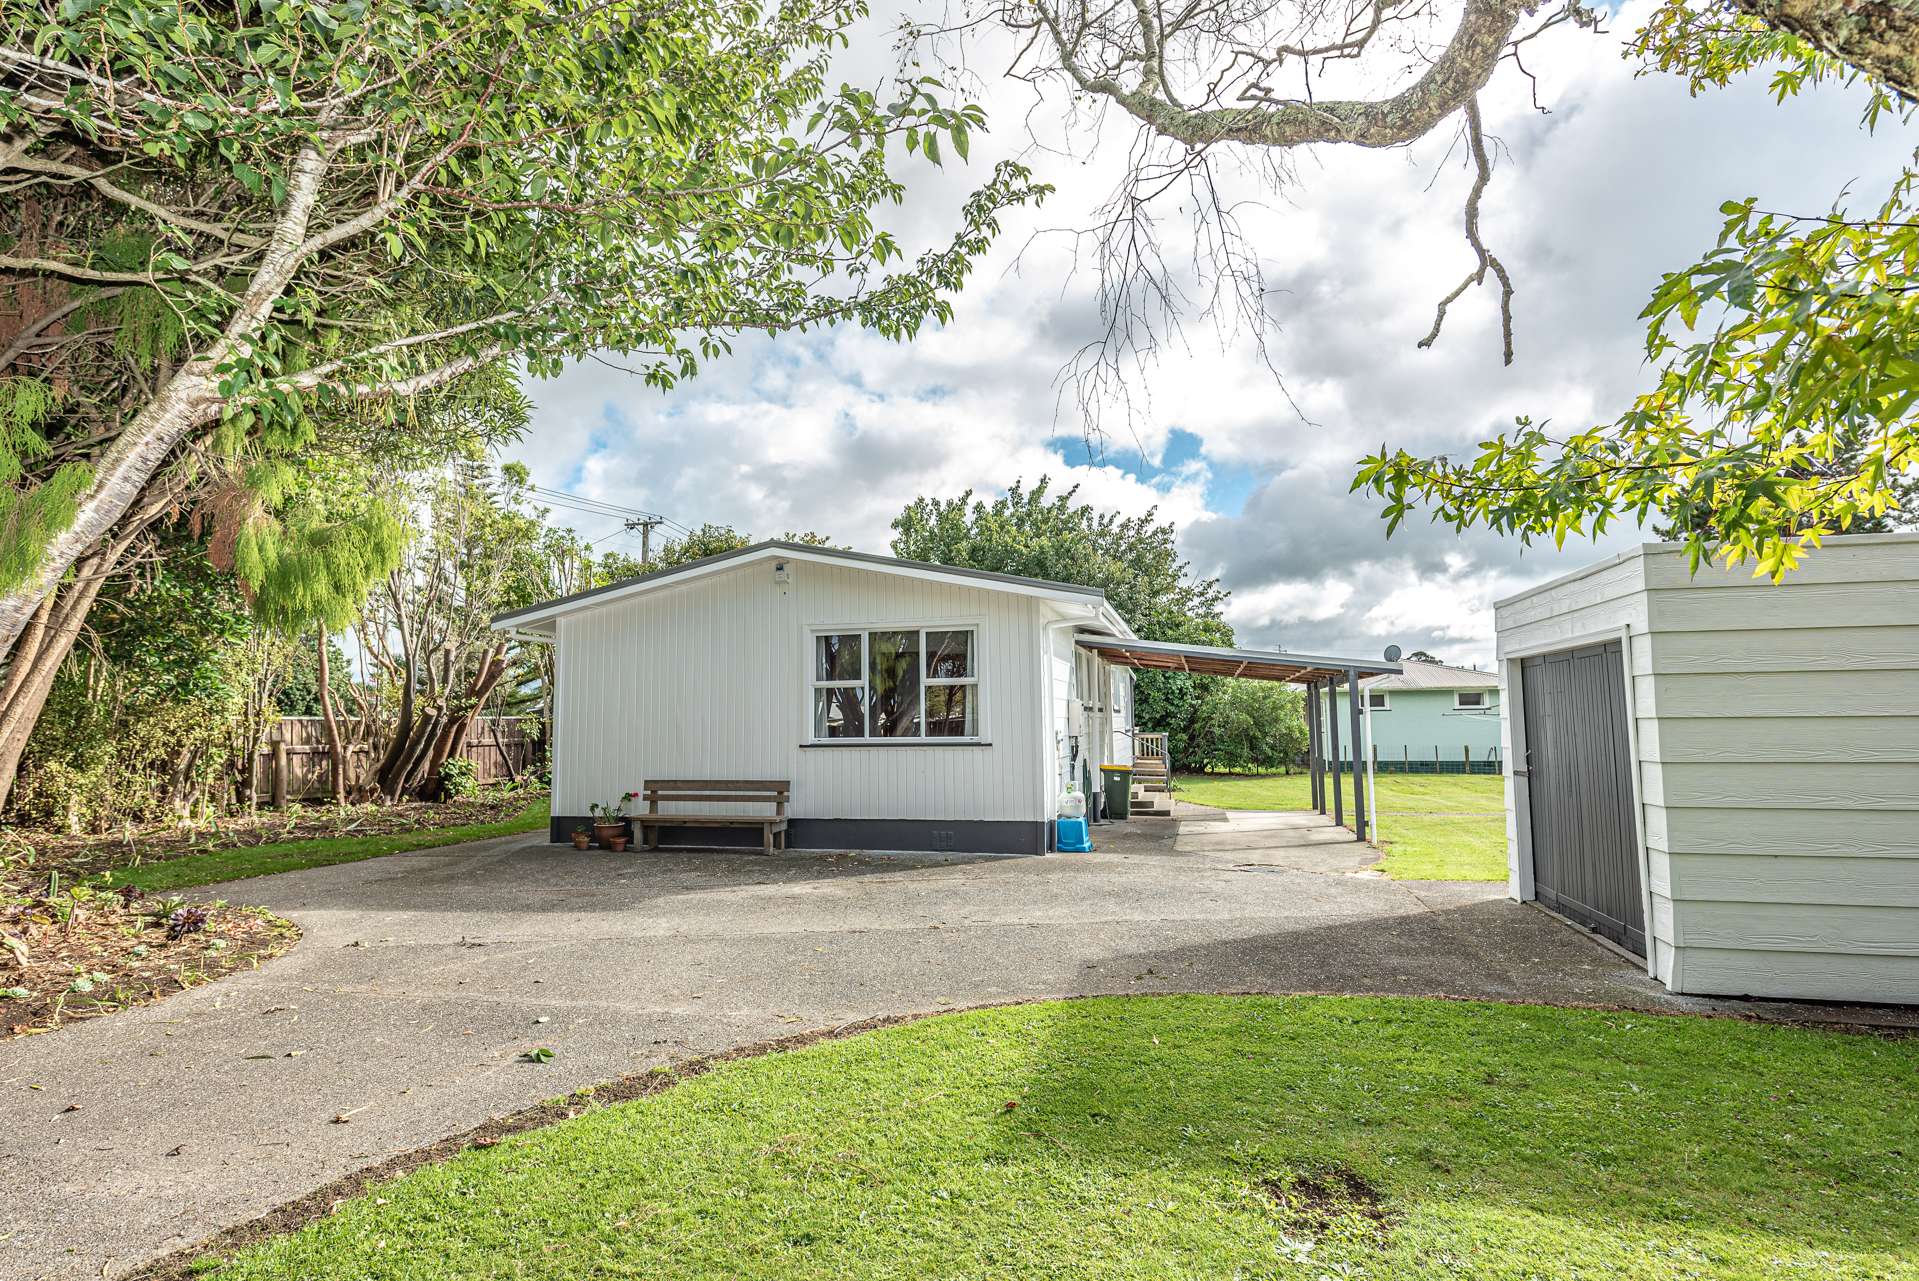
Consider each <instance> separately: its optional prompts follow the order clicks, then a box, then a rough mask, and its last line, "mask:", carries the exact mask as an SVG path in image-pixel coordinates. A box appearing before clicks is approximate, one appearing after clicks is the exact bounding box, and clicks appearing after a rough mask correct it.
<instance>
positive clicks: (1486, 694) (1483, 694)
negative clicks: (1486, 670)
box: [1453, 689, 1493, 712]
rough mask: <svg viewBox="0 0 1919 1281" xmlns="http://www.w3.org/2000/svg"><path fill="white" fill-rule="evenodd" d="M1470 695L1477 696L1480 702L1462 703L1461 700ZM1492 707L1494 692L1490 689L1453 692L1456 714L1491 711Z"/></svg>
mask: <svg viewBox="0 0 1919 1281" xmlns="http://www.w3.org/2000/svg"><path fill="white" fill-rule="evenodd" d="M1468 694H1477V695H1478V696H1479V701H1478V702H1477V703H1462V702H1461V701H1460V700H1461V699H1463V698H1465V697H1466V696H1467V695H1468ZM1492 705H1493V692H1492V691H1491V690H1489V689H1456V690H1454V691H1453V710H1454V711H1455V712H1485V711H1491V710H1492Z"/></svg>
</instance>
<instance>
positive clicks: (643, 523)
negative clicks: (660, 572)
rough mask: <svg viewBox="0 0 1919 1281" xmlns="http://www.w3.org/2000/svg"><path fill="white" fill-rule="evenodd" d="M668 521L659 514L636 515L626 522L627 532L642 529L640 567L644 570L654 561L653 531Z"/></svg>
mask: <svg viewBox="0 0 1919 1281" xmlns="http://www.w3.org/2000/svg"><path fill="white" fill-rule="evenodd" d="M665 523H666V521H665V519H664V518H662V517H659V516H636V517H634V518H633V519H631V520H629V521H627V522H626V532H627V533H629V534H630V533H632V532H633V531H634V530H636V529H637V530H639V531H640V569H641V571H642V572H644V571H645V570H646V568H647V567H648V566H649V565H651V564H652V563H653V531H654V530H656V529H658V528H659V527H660V526H661V525H664V524H665Z"/></svg>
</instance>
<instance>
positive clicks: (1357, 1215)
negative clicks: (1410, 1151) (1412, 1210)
mask: <svg viewBox="0 0 1919 1281" xmlns="http://www.w3.org/2000/svg"><path fill="white" fill-rule="evenodd" d="M1259 1186H1260V1188H1261V1190H1262V1191H1264V1192H1265V1193H1266V1195H1267V1196H1270V1197H1271V1198H1272V1199H1273V1201H1274V1202H1275V1203H1276V1204H1277V1205H1278V1206H1279V1209H1280V1213H1281V1214H1282V1215H1284V1216H1285V1218H1286V1221H1287V1225H1288V1226H1289V1227H1291V1228H1293V1229H1294V1230H1296V1231H1300V1232H1304V1233H1306V1234H1308V1235H1309V1236H1313V1237H1323V1236H1328V1235H1354V1234H1359V1235H1367V1236H1375V1237H1384V1236H1385V1235H1386V1234H1387V1232H1389V1231H1390V1230H1391V1228H1392V1212H1391V1211H1390V1210H1389V1209H1387V1207H1386V1199H1385V1198H1384V1197H1383V1196H1381V1195H1380V1193H1379V1189H1377V1188H1375V1187H1374V1186H1373V1185H1372V1184H1370V1183H1368V1182H1367V1181H1366V1180H1365V1178H1363V1177H1362V1176H1361V1175H1360V1174H1359V1173H1358V1172H1357V1171H1355V1170H1349V1169H1347V1168H1346V1167H1345V1166H1330V1167H1327V1168H1325V1169H1320V1170H1310V1171H1307V1172H1304V1173H1301V1174H1295V1175H1292V1176H1290V1177H1283V1178H1273V1179H1265V1180H1263V1181H1261V1183H1260V1185H1259Z"/></svg>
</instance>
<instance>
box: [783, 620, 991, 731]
mask: <svg viewBox="0 0 1919 1281" xmlns="http://www.w3.org/2000/svg"><path fill="white" fill-rule="evenodd" d="M874 632H918V633H919V634H920V650H919V652H920V674H919V677H920V678H919V727H920V732H919V733H918V734H915V735H913V736H911V737H891V738H874V737H873V736H872V735H871V734H866V735H863V736H861V737H858V738H850V737H849V738H822V737H820V736H819V735H818V734H816V733H815V732H814V722H813V704H814V691H815V690H822V689H860V690H864V691H865V692H866V697H865V698H864V699H862V700H861V704H860V706H861V709H862V711H863V712H864V714H865V715H866V717H867V724H868V725H869V726H870V725H871V723H872V707H873V691H872V689H871V688H870V686H869V684H868V682H869V681H870V680H871V679H872V674H873V669H872V666H871V665H870V664H869V663H868V661H867V658H868V651H869V650H870V648H871V646H872V643H873V633H874ZM928 632H971V633H972V634H973V643H972V657H973V674H972V675H971V676H942V677H937V678H935V677H931V676H928V675H927V674H926V634H927V633H928ZM854 634H857V635H858V636H859V638H860V676H859V679H858V680H837V681H823V680H818V679H816V673H817V672H818V670H819V668H818V663H819V638H820V637H822V636H846V635H854ZM985 640H986V625H985V622H984V620H982V619H977V618H962V619H954V620H948V621H936V622H919V621H917V620H911V621H904V622H894V623H845V624H832V625H826V624H820V625H818V626H813V627H809V628H807V632H806V653H805V656H804V661H805V664H806V667H805V673H806V682H805V690H806V693H805V699H804V701H805V706H804V708H803V709H802V715H803V716H804V721H803V722H802V723H803V724H804V726H805V736H804V741H805V742H806V743H808V744H820V745H825V746H830V747H843V746H865V747H900V746H914V747H918V746H935V747H937V746H942V745H946V744H954V745H965V744H968V743H984V742H986V741H987V736H986V703H985V699H984V696H983V695H982V694H980V693H977V692H976V693H975V694H974V695H973V700H974V703H973V706H974V711H975V715H974V729H975V731H976V732H975V733H972V734H967V735H943V734H940V735H935V734H928V733H927V732H926V689H927V686H929V685H970V686H972V687H973V689H974V690H975V691H977V690H979V689H980V687H981V686H982V685H983V684H984V683H985V682H984V680H983V678H982V676H981V673H982V672H983V671H984V670H985V667H986V658H985V649H984V646H985Z"/></svg>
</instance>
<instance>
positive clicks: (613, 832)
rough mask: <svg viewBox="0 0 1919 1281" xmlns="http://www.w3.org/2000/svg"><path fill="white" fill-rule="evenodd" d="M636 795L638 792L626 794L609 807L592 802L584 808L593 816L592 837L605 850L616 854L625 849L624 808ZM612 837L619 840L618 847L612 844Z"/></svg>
mask: <svg viewBox="0 0 1919 1281" xmlns="http://www.w3.org/2000/svg"><path fill="white" fill-rule="evenodd" d="M638 795H639V793H638V792H627V793H625V794H623V795H622V796H621V797H620V799H619V800H617V801H614V802H613V803H612V804H610V805H602V804H600V803H599V802H598V801H594V802H593V803H592V804H590V805H588V806H587V807H586V808H587V809H588V810H589V811H591V813H592V815H593V835H594V837H595V838H596V839H597V840H598V841H599V842H600V844H601V845H602V846H604V847H605V848H607V849H609V850H614V851H615V852H616V853H617V852H618V850H619V849H622V848H624V847H625V845H626V807H627V804H628V803H629V802H631V801H632V799H633V798H634V797H636V796H638ZM614 837H618V838H619V840H620V844H619V846H618V847H616V846H615V845H614V844H613V838H614Z"/></svg>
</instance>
